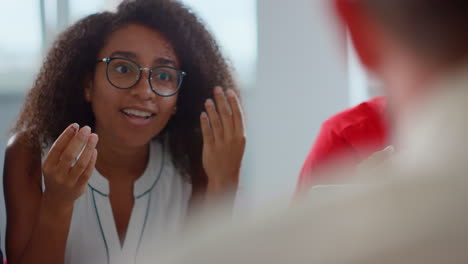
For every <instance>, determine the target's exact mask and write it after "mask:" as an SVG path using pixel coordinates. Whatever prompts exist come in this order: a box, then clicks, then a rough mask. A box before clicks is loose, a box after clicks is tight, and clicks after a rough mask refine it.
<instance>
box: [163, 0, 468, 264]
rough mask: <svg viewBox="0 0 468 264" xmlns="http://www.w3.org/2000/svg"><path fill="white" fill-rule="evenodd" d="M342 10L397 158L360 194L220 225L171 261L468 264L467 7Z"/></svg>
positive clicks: (360, 187) (340, 4) (421, 3)
mask: <svg viewBox="0 0 468 264" xmlns="http://www.w3.org/2000/svg"><path fill="white" fill-rule="evenodd" d="M333 3H334V4H335V7H336V11H337V14H338V16H339V18H340V19H341V21H342V22H344V23H345V24H346V26H347V27H348V28H349V31H350V35H351V37H352V40H353V42H354V45H355V47H356V49H357V52H358V54H359V56H360V59H361V61H362V63H363V64H364V65H365V66H366V68H367V69H368V70H369V71H370V72H371V73H373V74H374V75H375V76H376V77H378V78H379V79H380V80H381V81H382V82H383V83H384V85H385V87H386V89H388V90H387V94H388V95H389V103H390V104H391V105H392V108H391V109H394V111H393V113H392V118H393V122H394V126H395V129H396V131H395V135H396V138H395V140H394V143H395V149H397V152H396V153H394V155H393V156H392V157H390V158H389V159H388V160H386V161H385V162H383V163H381V164H379V165H378V166H375V167H372V166H369V167H368V168H367V169H365V170H362V171H359V173H360V175H359V176H360V178H361V180H360V181H359V184H355V185H347V186H335V187H317V188H313V189H312V190H311V191H310V193H309V194H308V196H307V197H304V199H301V200H299V201H297V203H295V204H293V206H292V207H290V208H288V209H285V210H277V211H276V212H273V213H272V212H270V213H265V214H262V215H259V216H258V217H257V218H256V219H255V221H254V220H252V219H250V220H244V221H233V222H230V223H228V224H224V225H222V224H221V225H218V227H217V228H214V229H212V231H211V232H210V233H209V234H207V233H204V234H203V237H201V238H200V237H199V238H198V239H196V240H195V241H197V242H196V243H189V242H187V243H185V245H183V246H179V247H178V248H177V254H176V255H175V256H172V257H171V258H170V259H169V260H168V262H167V263H171V264H189V263H190V264H201V263H203V264H211V263H213V264H215V263H216V264H218V263H223V264H238V263H244V264H245V263H252V264H253V263H255V264H259V263H268V264H271V263H281V264H286V263H287V264H291V263H297V264H299V263H300V264H302V263H304V264H305V263H312V264H314V263H320V264H322V263H327V264H335V263H336V264H337V263H346V264H364V263H369V264H370V263H379V264H386V263H398V264H410V263H411V264H419V263H421V264H432V263H434V264H435V263H468V206H467V205H466V204H467V201H468V155H467V154H468V142H467V140H466V135H468V119H467V118H466V116H467V113H468V60H467V57H468V56H467V55H468V45H467V44H468V39H467V38H468V34H467V32H468V28H467V26H468V25H467V23H466V10H468V1H466V0H334V1H333Z"/></svg>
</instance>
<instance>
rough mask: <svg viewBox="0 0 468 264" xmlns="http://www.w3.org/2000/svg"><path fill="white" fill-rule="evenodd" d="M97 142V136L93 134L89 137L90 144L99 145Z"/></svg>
mask: <svg viewBox="0 0 468 264" xmlns="http://www.w3.org/2000/svg"><path fill="white" fill-rule="evenodd" d="M97 141H98V136H97V135H96V134H94V133H93V134H91V135H90V136H89V142H91V143H93V144H94V143H97Z"/></svg>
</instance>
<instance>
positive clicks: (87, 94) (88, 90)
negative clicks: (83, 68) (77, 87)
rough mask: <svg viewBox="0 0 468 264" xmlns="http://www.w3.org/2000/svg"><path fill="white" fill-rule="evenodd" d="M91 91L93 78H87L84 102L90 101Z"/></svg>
mask: <svg viewBox="0 0 468 264" xmlns="http://www.w3.org/2000/svg"><path fill="white" fill-rule="evenodd" d="M92 93H93V80H91V79H87V80H86V82H85V87H84V99H85V101H86V102H91V97H92Z"/></svg>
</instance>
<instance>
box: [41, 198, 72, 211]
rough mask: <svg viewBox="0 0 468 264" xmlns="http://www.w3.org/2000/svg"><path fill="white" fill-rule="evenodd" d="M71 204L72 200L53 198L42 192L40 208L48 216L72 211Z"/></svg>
mask: <svg viewBox="0 0 468 264" xmlns="http://www.w3.org/2000/svg"><path fill="white" fill-rule="evenodd" d="M73 205H74V202H73V201H64V200H59V199H55V198H53V197H50V195H48V194H47V193H44V195H43V196H42V201H41V210H43V211H44V213H46V214H47V215H49V216H53V217H60V216H66V215H68V214H70V213H71V212H72V211H73Z"/></svg>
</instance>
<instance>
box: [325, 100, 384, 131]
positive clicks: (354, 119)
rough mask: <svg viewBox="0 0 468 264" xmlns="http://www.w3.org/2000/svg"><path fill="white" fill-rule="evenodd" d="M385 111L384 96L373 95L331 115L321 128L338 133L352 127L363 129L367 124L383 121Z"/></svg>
mask: <svg viewBox="0 0 468 264" xmlns="http://www.w3.org/2000/svg"><path fill="white" fill-rule="evenodd" d="M385 111H386V98H385V97H375V98H372V99H370V100H368V101H365V102H363V103H360V104H358V105H356V106H353V107H350V108H348V109H345V110H343V111H341V112H339V113H337V114H335V115H333V116H331V117H330V118H328V119H327V120H326V121H325V122H324V124H323V128H324V129H328V130H333V131H335V132H338V133H339V132H341V131H343V130H346V129H352V128H361V129H365V127H366V126H367V125H368V124H371V125H376V124H377V125H380V124H383V123H384V121H383V120H384V112H385Z"/></svg>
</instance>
